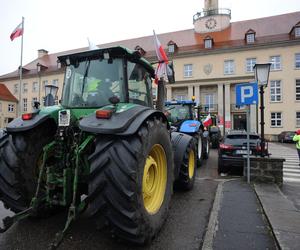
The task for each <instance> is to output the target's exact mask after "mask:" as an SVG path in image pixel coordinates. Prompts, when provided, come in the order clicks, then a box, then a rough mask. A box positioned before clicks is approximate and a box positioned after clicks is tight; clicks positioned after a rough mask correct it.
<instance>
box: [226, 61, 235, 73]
mask: <svg viewBox="0 0 300 250" xmlns="http://www.w3.org/2000/svg"><path fill="white" fill-rule="evenodd" d="M232 74H234V61H233V60H226V61H224V75H232Z"/></svg>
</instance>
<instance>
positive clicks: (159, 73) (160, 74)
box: [153, 30, 170, 83]
mask: <svg viewBox="0 0 300 250" xmlns="http://www.w3.org/2000/svg"><path fill="white" fill-rule="evenodd" d="M153 35H154V46H155V52H156V56H157V59H158V66H157V68H156V71H155V83H158V79H160V78H166V77H167V72H168V70H170V69H169V67H168V63H169V59H168V57H167V55H166V52H165V51H164V48H163V47H162V45H161V43H160V41H159V40H158V38H157V36H156V34H155V31H154V30H153Z"/></svg>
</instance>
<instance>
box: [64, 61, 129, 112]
mask: <svg viewBox="0 0 300 250" xmlns="http://www.w3.org/2000/svg"><path fill="white" fill-rule="evenodd" d="M123 89H124V81H123V61H122V59H114V60H105V59H102V60H99V59H97V60H86V61H82V62H79V63H77V64H76V65H70V66H68V67H67V69H66V74H65V86H64V93H63V103H62V104H63V105H64V106H66V107H91V108H93V107H102V106H105V105H109V104H110V102H109V98H110V97H112V96H118V97H119V99H120V102H124V101H125V96H124V95H123V93H124V91H123Z"/></svg>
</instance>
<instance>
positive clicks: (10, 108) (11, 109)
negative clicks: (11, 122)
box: [7, 104, 15, 112]
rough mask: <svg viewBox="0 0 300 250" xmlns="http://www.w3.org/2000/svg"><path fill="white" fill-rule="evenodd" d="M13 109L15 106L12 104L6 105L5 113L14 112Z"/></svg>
mask: <svg viewBox="0 0 300 250" xmlns="http://www.w3.org/2000/svg"><path fill="white" fill-rule="evenodd" d="M14 109H15V105H14V104H8V106H7V111H8V112H14Z"/></svg>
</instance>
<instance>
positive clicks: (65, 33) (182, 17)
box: [0, 0, 300, 75]
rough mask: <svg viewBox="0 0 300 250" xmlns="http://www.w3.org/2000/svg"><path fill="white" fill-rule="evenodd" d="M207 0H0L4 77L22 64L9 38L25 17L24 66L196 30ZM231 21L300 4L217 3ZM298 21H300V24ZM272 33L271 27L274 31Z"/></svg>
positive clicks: (276, 0) (281, 0)
mask: <svg viewBox="0 0 300 250" xmlns="http://www.w3.org/2000/svg"><path fill="white" fill-rule="evenodd" d="M203 6H204V0H185V1H183V0H152V1H145V0H144V1H143V0H127V1H125V0H81V1H76V0H50V1H49V0H47V1H44V0H1V3H0V75H2V74H6V73H9V72H11V71H14V70H16V69H17V68H18V66H19V65H20V48H21V38H20V37H19V38H16V39H15V40H14V41H12V42H11V41H10V39H9V36H10V34H11V32H12V31H13V30H14V29H15V28H16V26H17V25H18V24H19V23H20V22H21V21H22V16H24V17H25V31H24V51H23V65H25V64H27V63H29V62H31V61H32V60H34V59H35V58H36V57H37V50H38V49H46V50H48V51H49V53H55V52H60V51H65V50H69V49H76V48H80V47H86V46H87V45H88V43H87V37H89V38H90V40H91V41H92V42H93V43H95V44H101V43H107V42H113V41H118V40H124V39H129V38H135V37H141V36H147V35H152V30H153V29H154V30H155V31H156V33H157V34H158V35H159V34H160V33H166V32H171V31H177V30H184V29H191V28H193V21H192V20H193V19H192V18H193V15H194V14H195V13H196V12H199V11H202V9H203ZM220 7H221V8H230V9H231V11H232V19H231V20H232V21H240V20H247V19H255V18H258V17H266V16H272V15H278V14H284V13H289V12H295V11H300V1H299V0H251V1H250V0H249V1H245V0H219V8H220ZM299 21H300V20H299ZM270 28H272V27H270Z"/></svg>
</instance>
